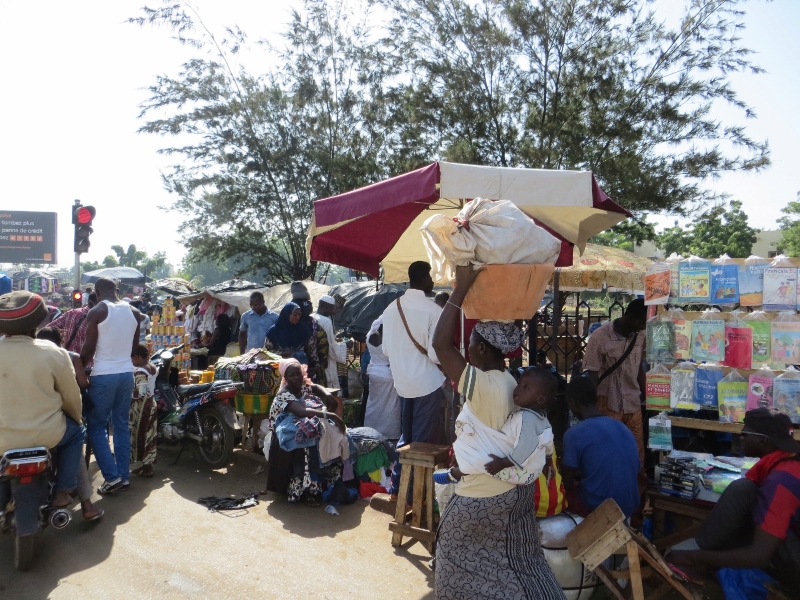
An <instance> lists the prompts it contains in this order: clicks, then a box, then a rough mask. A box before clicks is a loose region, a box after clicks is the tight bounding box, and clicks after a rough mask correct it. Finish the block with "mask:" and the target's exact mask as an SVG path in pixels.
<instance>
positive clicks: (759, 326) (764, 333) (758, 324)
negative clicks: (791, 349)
mask: <svg viewBox="0 0 800 600" xmlns="http://www.w3.org/2000/svg"><path fill="white" fill-rule="evenodd" d="M742 321H743V322H744V323H745V324H746V325H747V326H748V327H749V328H750V329H751V330H752V331H753V359H752V363H751V366H750V368H751V369H760V368H761V367H762V366H764V365H765V364H767V363H769V362H770V361H771V360H772V358H771V355H770V342H771V337H772V323H771V322H770V320H769V319H768V318H767V313H765V312H764V311H763V310H755V311H753V312H751V313H747V314H745V315H744V316H743V317H742Z"/></svg>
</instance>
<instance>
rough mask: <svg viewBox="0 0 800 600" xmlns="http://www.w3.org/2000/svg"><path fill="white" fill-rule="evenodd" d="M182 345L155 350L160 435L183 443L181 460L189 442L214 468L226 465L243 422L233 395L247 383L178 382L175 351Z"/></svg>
mask: <svg viewBox="0 0 800 600" xmlns="http://www.w3.org/2000/svg"><path fill="white" fill-rule="evenodd" d="M182 347H183V346H177V347H176V348H172V349H163V350H159V351H157V352H156V353H155V354H153V356H152V358H151V359H150V360H151V362H152V363H153V364H154V365H155V366H156V367H157V368H158V374H157V376H156V389H155V396H156V402H157V403H158V439H159V442H162V443H180V444H181V451H180V452H179V453H178V457H177V458H176V459H175V462H174V463H173V464H175V463H177V462H178V460H180V457H181V454H182V453H183V450H184V449H185V448H186V446H187V445H188V444H192V443H193V444H195V445H196V446H197V450H198V452H199V453H200V457H201V458H202V459H203V460H204V461H205V462H206V464H208V465H209V466H210V467H212V468H218V467H222V466H225V465H227V464H228V463H229V462H230V459H231V457H232V456H233V447H234V445H235V443H236V438H237V437H239V436H241V426H240V425H239V421H238V419H237V418H236V411H235V410H234V408H233V399H234V397H235V396H236V393H237V391H238V389H239V388H241V387H243V386H244V383H241V382H234V381H229V380H222V381H213V382H211V383H201V384H194V385H177V375H178V374H177V370H176V369H173V368H172V360H173V358H174V357H175V355H174V353H173V352H174V351H178V350H180V349H181V348H182Z"/></svg>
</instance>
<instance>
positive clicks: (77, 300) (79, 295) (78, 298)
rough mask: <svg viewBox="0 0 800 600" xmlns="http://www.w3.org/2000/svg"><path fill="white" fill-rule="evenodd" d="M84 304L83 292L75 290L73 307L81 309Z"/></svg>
mask: <svg viewBox="0 0 800 600" xmlns="http://www.w3.org/2000/svg"><path fill="white" fill-rule="evenodd" d="M81 304H83V292H81V291H80V290H75V291H74V292H72V306H73V308H80V307H81Z"/></svg>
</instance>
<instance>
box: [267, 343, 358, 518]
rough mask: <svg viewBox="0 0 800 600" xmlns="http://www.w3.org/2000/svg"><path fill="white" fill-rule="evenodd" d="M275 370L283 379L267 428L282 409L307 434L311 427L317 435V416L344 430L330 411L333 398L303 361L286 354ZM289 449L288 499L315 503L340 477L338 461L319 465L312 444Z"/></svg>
mask: <svg viewBox="0 0 800 600" xmlns="http://www.w3.org/2000/svg"><path fill="white" fill-rule="evenodd" d="M278 370H279V372H280V374H281V377H283V381H282V382H281V389H280V391H279V392H278V394H277V395H276V396H275V399H274V400H273V401H272V406H271V407H270V411H269V422H270V429H271V430H272V431H273V432H274V430H275V425H276V422H277V421H278V418H279V417H281V415H283V414H284V413H289V414H291V415H293V418H294V421H295V423H296V424H298V425H299V427H298V431H300V430H302V431H303V432H305V433H304V435H307V436H308V437H313V436H314V435H315V431H316V435H317V436H319V435H320V433H319V420H320V419H329V420H331V421H333V422H334V423H335V424H336V426H337V427H338V428H339V430H340V431H341V432H342V433H344V432H345V425H344V422H343V421H342V420H341V419H340V418H339V417H338V416H337V415H336V413H335V412H334V411H335V410H336V408H337V403H336V400H335V399H334V397H333V396H331V395H330V394H329V393H328V392H327V391H326V390H325V388H323V387H321V386H319V385H316V384H313V383H311V380H310V379H308V376H307V375H306V372H305V366H304V365H301V364H300V362H299V361H298V360H297V359H295V358H288V359H284V360H282V361H280V362H279V363H278ZM291 452H292V454H293V460H292V477H291V479H290V480H289V489H288V490H287V494H288V497H289V502H292V503H295V502H303V503H304V504H307V505H309V506H319V504H320V498H321V496H322V492H324V491H325V490H326V489H327V488H328V487H330V486H332V485H333V484H334V483H335V482H336V481H337V480H338V479H339V478H340V477H341V474H342V464H341V462H340V461H338V462H335V463H334V464H332V465H330V466H328V467H326V468H321V467H320V463H319V460H320V459H319V454H318V452H317V448H316V446H311V447H306V448H297V449H295V450H292V451H291ZM348 456H349V455H348Z"/></svg>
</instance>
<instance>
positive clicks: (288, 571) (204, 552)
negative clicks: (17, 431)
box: [0, 448, 433, 600]
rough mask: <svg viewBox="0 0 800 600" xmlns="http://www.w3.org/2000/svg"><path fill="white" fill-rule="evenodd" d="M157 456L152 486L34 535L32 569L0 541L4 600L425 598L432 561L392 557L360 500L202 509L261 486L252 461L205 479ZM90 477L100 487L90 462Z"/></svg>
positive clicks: (273, 500) (378, 524) (169, 456)
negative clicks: (332, 511) (333, 507)
mask: <svg viewBox="0 0 800 600" xmlns="http://www.w3.org/2000/svg"><path fill="white" fill-rule="evenodd" d="M159 452H160V453H161V454H160V455H161V460H160V461H159V464H158V466H157V469H156V476H155V477H154V478H153V479H150V480H145V479H137V478H134V480H133V481H132V486H131V489H130V490H129V491H127V492H119V493H117V494H114V495H113V496H110V497H102V498H99V499H98V500H97V505H98V506H100V507H102V508H103V509H105V511H106V515H105V516H104V517H103V519H102V520H101V521H99V522H98V523H85V522H83V521H82V519H81V517H80V511H79V510H78V511H77V512H76V513H75V518H74V519H73V521H72V523H70V525H69V526H68V527H67V528H66V529H64V530H62V531H53V530H52V529H48V530H47V531H45V532H44V533H43V534H41V535H40V538H39V540H38V544H39V545H38V551H37V556H36V564H35V566H34V568H33V570H32V571H30V572H28V573H17V572H15V571H14V569H13V560H12V558H13V555H12V541H11V537H10V536H0V598H3V599H6V598H7V599H9V600H28V599H30V600H41V599H44V598H53V599H55V600H62V599H72V598H75V599H78V598H80V599H81V600H91V599H94V598H97V599H104V600H106V599H109V598H113V599H119V600H125V599H128V598H136V599H137V600H144V599H149V598H215V599H227V598H236V599H237V600H247V599H250V598H258V599H259V600H261V599H267V598H326V599H338V598H381V599H384V600H391V599H393V598H403V599H423V598H424V599H426V600H427V599H432V598H433V592H432V585H433V578H432V575H431V572H430V569H428V567H427V561H428V560H430V556H429V555H428V554H427V552H426V551H425V550H424V548H422V547H421V546H420V545H419V544H415V545H412V546H411V547H409V548H407V549H401V550H399V551H397V552H395V549H394V548H392V546H391V544H390V533H389V531H388V522H389V520H390V518H389V516H387V515H385V514H382V513H378V512H376V511H374V510H372V509H370V508H369V506H368V505H367V503H366V502H364V501H361V500H359V501H358V502H357V503H356V504H354V505H351V506H343V507H339V512H340V513H341V516H338V517H334V516H330V515H328V514H326V513H325V512H324V510H323V507H320V508H309V507H306V506H293V505H289V504H288V503H287V502H286V499H285V497H278V496H276V495H275V494H273V493H270V494H269V495H268V496H266V498H262V502H261V504H260V505H258V506H257V507H255V508H251V509H249V510H248V511H247V512H246V513H242V514H239V515H232V514H225V513H209V512H208V511H207V510H206V509H205V507H203V506H201V505H199V504H197V503H196V500H197V498H198V497H201V496H225V495H231V494H232V495H240V494H245V493H250V492H254V491H257V490H259V489H260V488H261V487H263V483H264V477H263V475H254V474H253V472H254V471H255V470H256V468H257V466H258V464H257V463H255V462H253V461H252V460H250V459H246V458H244V457H239V458H238V459H237V462H236V463H235V464H233V465H231V466H230V467H229V468H227V469H220V470H217V471H211V470H209V469H208V468H206V467H205V466H203V465H202V463H201V462H200V461H199V459H195V458H193V457H192V456H190V455H189V453H188V451H187V452H185V453H184V456H183V457H182V458H181V462H180V463H179V464H178V465H176V466H174V467H170V466H168V464H167V463H169V462H172V460H173V459H174V457H175V455H176V453H175V451H174V450H173V449H169V448H168V449H166V451H164V450H162V449H159ZM89 472H90V474H91V475H92V476H93V477H94V483H95V486H97V485H98V484H99V483H100V482H101V477H100V475H99V474H98V473H97V466H96V465H95V464H94V463H92V465H91V466H90V469H89Z"/></svg>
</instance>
